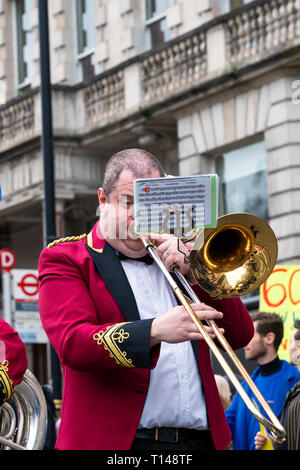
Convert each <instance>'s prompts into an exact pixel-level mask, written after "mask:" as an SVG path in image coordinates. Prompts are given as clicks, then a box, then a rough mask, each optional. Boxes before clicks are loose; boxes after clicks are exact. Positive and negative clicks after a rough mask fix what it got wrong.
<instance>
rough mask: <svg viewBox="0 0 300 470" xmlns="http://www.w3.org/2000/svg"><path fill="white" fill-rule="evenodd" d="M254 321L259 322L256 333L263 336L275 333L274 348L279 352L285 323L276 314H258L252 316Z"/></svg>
mask: <svg viewBox="0 0 300 470" xmlns="http://www.w3.org/2000/svg"><path fill="white" fill-rule="evenodd" d="M251 318H252V321H253V322H255V321H256V322H257V325H256V331H257V332H258V333H259V334H260V335H261V336H266V335H267V334H268V333H270V332H271V333H274V335H275V339H274V348H275V350H276V351H277V350H278V348H279V346H280V344H281V341H282V338H283V321H282V319H281V317H280V316H279V315H277V314H276V313H269V312H256V313H253V314H252V315H251Z"/></svg>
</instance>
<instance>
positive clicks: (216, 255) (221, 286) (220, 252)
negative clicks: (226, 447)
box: [141, 213, 286, 443]
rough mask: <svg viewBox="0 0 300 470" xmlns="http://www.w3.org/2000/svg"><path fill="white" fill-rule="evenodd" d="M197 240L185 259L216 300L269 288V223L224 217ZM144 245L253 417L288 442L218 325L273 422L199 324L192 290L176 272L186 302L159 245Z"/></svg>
mask: <svg viewBox="0 0 300 470" xmlns="http://www.w3.org/2000/svg"><path fill="white" fill-rule="evenodd" d="M194 238H195V240H194V242H193V246H192V250H191V251H190V254H189V255H188V256H187V255H185V262H186V263H187V264H189V265H190V267H191V270H192V272H193V275H194V277H195V279H196V281H197V283H198V284H199V285H200V286H201V288H202V289H203V290H205V291H206V292H208V293H209V294H210V296H211V297H213V298H229V297H240V296H242V295H245V294H249V293H250V292H253V291H254V290H256V289H257V288H258V287H259V286H260V285H261V284H263V282H265V280H266V279H267V278H268V276H269V275H270V274H271V272H272V270H273V268H274V266H275V263H276V260H277V252H278V248H277V240H276V237H275V235H274V233H273V231H272V229H271V228H270V227H269V225H268V224H267V223H266V222H265V221H263V220H262V219H260V218H259V217H256V216H254V215H251V214H246V213H234V214H229V215H225V216H223V217H220V218H219V219H218V222H217V227H216V228H213V229H203V230H197V231H195V234H194ZM141 239H142V241H143V243H144V246H145V247H146V248H147V250H148V251H149V253H150V255H151V256H152V257H153V259H154V261H155V262H156V264H157V265H158V266H159V267H160V269H161V270H162V272H163V273H164V275H165V277H166V279H167V280H168V282H169V284H170V286H171V288H172V289H173V292H174V294H175V295H176V297H177V298H178V299H179V301H180V302H181V304H182V305H183V306H184V307H185V309H186V310H187V312H188V313H189V315H190V317H191V319H192V320H193V322H194V323H195V325H196V326H197V328H198V330H199V331H200V333H201V334H202V336H203V339H204V340H205V341H206V343H207V344H208V346H209V348H210V350H211V352H212V353H213V354H214V356H215V357H216V359H217V360H218V362H219V364H220V365H221V367H222V368H223V370H224V372H225V373H226V375H227V376H228V378H229V379H230V380H231V382H232V384H233V386H234V387H235V389H236V391H237V392H238V393H239V395H240V396H241V398H242V399H243V401H244V403H245V405H246V406H247V408H248V409H249V411H250V412H251V413H252V414H253V415H254V417H255V418H256V419H257V420H258V421H259V422H260V423H262V424H263V426H265V428H266V429H268V430H269V431H270V432H271V434H272V436H273V437H274V439H275V440H276V441H277V442H278V443H280V442H283V441H284V440H285V435H286V433H285V430H284V428H283V426H282V424H281V423H280V421H279V420H278V418H277V417H276V415H275V414H274V413H273V411H272V410H271V408H270V406H269V405H268V403H267V402H266V401H265V399H264V397H263V396H262V395H261V393H260V391H259V390H258V388H257V387H256V385H255V384H254V382H253V381H252V379H251V377H250V376H249V374H248V372H247V371H246V370H245V368H244V366H243V364H242V363H241V362H240V360H239V359H238V357H237V356H236V354H235V352H234V351H233V350H232V348H231V346H230V345H229V343H228V342H227V340H226V338H225V337H224V335H223V334H222V333H221V331H220V330H219V328H218V327H217V325H216V323H215V322H214V321H213V320H206V322H205V323H206V324H207V325H208V326H209V327H211V328H212V329H213V331H214V334H215V336H216V338H217V340H218V341H219V343H220V344H221V345H222V347H223V349H224V350H225V351H226V352H227V354H228V356H229V358H230V359H231V361H232V362H233V364H234V365H235V367H236V368H237V370H238V371H239V373H240V374H241V376H242V377H243V379H244V380H245V381H246V383H247V384H248V386H249V388H250V389H251V391H252V392H253V394H254V396H255V397H256V399H257V400H258V402H259V403H260V405H261V406H262V408H263V410H264V411H265V413H266V415H267V416H268V418H269V420H268V419H267V418H265V416H263V415H262V414H261V413H260V411H259V409H258V407H257V404H256V403H254V402H253V401H252V400H251V399H250V397H249V396H248V395H247V393H246V392H245V390H244V388H243V387H242V386H241V384H240V382H239V380H238V379H237V377H236V375H235V374H234V372H233V371H232V369H231V367H230V365H229V364H228V362H227V361H226V360H225V358H224V356H223V355H222V353H221V352H220V350H219V349H218V347H217V346H216V344H215V343H214V341H213V340H212V338H211V337H210V336H209V334H208V333H207V331H206V329H205V326H204V323H203V322H202V321H200V320H199V319H198V317H197V315H196V313H195V312H194V310H193V309H192V307H191V305H190V304H191V302H194V303H201V301H200V300H199V298H198V297H197V295H196V294H195V292H194V291H193V289H192V288H191V286H190V284H189V283H188V282H187V281H186V279H185V277H184V276H183V275H182V274H181V273H180V272H179V271H178V269H177V268H176V266H174V267H173V271H174V273H175V274H176V276H177V279H178V281H179V282H180V283H181V285H182V286H183V288H184V289H185V291H186V293H187V294H188V296H189V298H187V297H186V295H185V294H184V292H183V290H182V289H181V288H180V287H179V285H178V283H177V282H176V281H175V280H174V279H173V277H172V276H171V274H170V273H169V271H168V270H167V269H166V268H165V266H164V264H163V262H162V261H161V259H160V258H159V256H158V254H157V253H156V250H155V244H154V243H152V242H151V240H149V239H148V238H147V237H145V236H143V235H142V236H141Z"/></svg>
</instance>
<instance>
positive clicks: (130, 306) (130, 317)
mask: <svg viewBox="0 0 300 470" xmlns="http://www.w3.org/2000/svg"><path fill="white" fill-rule="evenodd" d="M85 246H86V249H87V251H88V252H89V254H90V256H91V258H92V259H93V261H94V264H95V266H96V268H97V270H98V272H99V273H100V275H101V277H102V279H103V281H104V282H105V284H106V287H107V288H108V290H109V291H110V293H111V295H112V297H113V298H114V299H115V301H116V303H117V304H118V306H119V308H120V310H121V312H122V314H123V315H124V317H125V319H126V321H136V320H139V319H140V315H139V311H138V307H137V304H136V301H135V297H134V294H133V292H132V289H131V287H130V284H129V282H128V279H127V276H126V274H125V271H124V269H123V267H122V264H121V262H120V259H119V258H118V255H117V253H116V250H115V249H114V248H113V247H112V246H111V245H110V244H109V243H107V242H106V243H105V245H104V248H103V251H102V253H99V252H98V251H95V250H93V249H92V248H90V247H89V246H88V245H87V244H86V245H85ZM171 275H172V276H173V277H174V279H175V280H176V281H177V282H178V283H179V281H178V279H177V277H176V275H175V274H174V273H171ZM179 284H180V283H179ZM180 287H182V286H180ZM182 290H183V292H184V293H185V294H186V292H185V290H184V288H183V287H182ZM174 295H175V294H174ZM176 300H177V298H176ZM177 302H178V301H177ZM178 303H179V302H178ZM170 328H172V326H171V325H170ZM203 341H204V340H203ZM191 344H192V347H193V350H194V354H195V357H196V361H197V364H198V341H191Z"/></svg>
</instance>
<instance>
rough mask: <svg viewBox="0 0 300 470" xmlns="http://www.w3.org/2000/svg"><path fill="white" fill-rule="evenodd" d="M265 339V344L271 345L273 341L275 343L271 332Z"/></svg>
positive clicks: (273, 334)
mask: <svg viewBox="0 0 300 470" xmlns="http://www.w3.org/2000/svg"><path fill="white" fill-rule="evenodd" d="M264 339H265V342H266V343H267V344H273V343H274V341H275V333H273V332H272V331H270V332H269V333H267V334H266V336H265V337H264Z"/></svg>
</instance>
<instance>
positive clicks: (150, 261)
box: [117, 251, 153, 264]
mask: <svg viewBox="0 0 300 470" xmlns="http://www.w3.org/2000/svg"><path fill="white" fill-rule="evenodd" d="M117 255H118V258H119V260H120V261H124V260H126V259H132V260H133V261H141V262H142V263H146V264H153V258H151V256H150V255H149V253H148V254H147V255H145V256H142V258H130V256H127V255H124V253H120V252H119V251H117Z"/></svg>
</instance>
